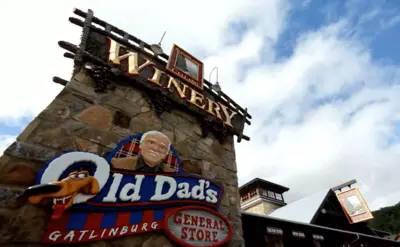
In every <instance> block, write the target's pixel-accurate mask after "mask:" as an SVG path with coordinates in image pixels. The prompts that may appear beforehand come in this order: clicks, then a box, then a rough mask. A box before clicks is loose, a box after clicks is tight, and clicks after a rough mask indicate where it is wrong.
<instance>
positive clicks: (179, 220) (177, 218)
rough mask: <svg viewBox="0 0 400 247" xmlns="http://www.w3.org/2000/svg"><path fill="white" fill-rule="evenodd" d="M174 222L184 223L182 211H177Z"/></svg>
mask: <svg viewBox="0 0 400 247" xmlns="http://www.w3.org/2000/svg"><path fill="white" fill-rule="evenodd" d="M174 222H175V223H176V224H182V214H181V213H176V214H175V215H174Z"/></svg>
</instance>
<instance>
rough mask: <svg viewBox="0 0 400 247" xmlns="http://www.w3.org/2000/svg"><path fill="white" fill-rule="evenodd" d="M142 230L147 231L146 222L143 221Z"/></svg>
mask: <svg viewBox="0 0 400 247" xmlns="http://www.w3.org/2000/svg"><path fill="white" fill-rule="evenodd" d="M142 231H147V223H143V226H142Z"/></svg>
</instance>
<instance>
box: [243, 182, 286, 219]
mask: <svg viewBox="0 0 400 247" xmlns="http://www.w3.org/2000/svg"><path fill="white" fill-rule="evenodd" d="M288 190H289V188H286V187H284V186H282V185H279V184H274V183H271V182H269V181H266V180H263V179H260V178H255V179H253V180H251V181H250V182H248V183H246V184H244V185H243V186H241V187H240V189H239V191H240V208H241V210H242V211H244V212H251V213H259V214H269V213H271V212H272V211H274V210H275V209H277V208H280V207H283V206H285V205H286V203H285V199H284V197H283V193H284V192H287V191H288Z"/></svg>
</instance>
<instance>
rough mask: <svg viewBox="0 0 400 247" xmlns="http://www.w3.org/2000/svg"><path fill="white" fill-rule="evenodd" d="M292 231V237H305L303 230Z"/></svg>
mask: <svg viewBox="0 0 400 247" xmlns="http://www.w3.org/2000/svg"><path fill="white" fill-rule="evenodd" d="M292 233H293V236H294V237H298V238H305V237H306V236H305V235H304V233H303V232H296V231H293V232H292Z"/></svg>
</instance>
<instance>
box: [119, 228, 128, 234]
mask: <svg viewBox="0 0 400 247" xmlns="http://www.w3.org/2000/svg"><path fill="white" fill-rule="evenodd" d="M127 232H128V227H127V226H124V227H122V228H121V231H120V232H119V235H123V234H125V233H127Z"/></svg>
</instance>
